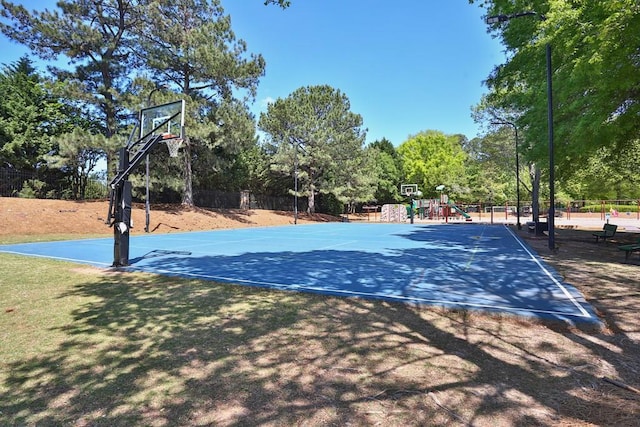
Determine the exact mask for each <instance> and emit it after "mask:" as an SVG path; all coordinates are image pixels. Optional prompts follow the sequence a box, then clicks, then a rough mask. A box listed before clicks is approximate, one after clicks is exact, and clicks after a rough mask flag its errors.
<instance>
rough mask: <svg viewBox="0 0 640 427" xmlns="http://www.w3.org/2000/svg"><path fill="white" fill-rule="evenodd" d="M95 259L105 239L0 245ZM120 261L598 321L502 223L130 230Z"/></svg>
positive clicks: (105, 249)
mask: <svg viewBox="0 0 640 427" xmlns="http://www.w3.org/2000/svg"><path fill="white" fill-rule="evenodd" d="M0 252H8V253H17V254H24V255H31V256H40V257H47V258H56V259H62V260H67V261H72V262H78V263H83V264H91V265H94V266H98V267H109V266H111V264H112V262H113V239H110V238H104V239H91V240H77V241H64V242H48V243H28V244H15V245H4V246H0ZM130 263H131V266H130V267H127V268H126V269H127V270H132V271H145V272H151V273H157V274H163V275H175V276H180V277H187V278H198V279H204V280H213V281H219V282H229V283H235V284H240V285H250V286H259V287H267V288H275V289H282V290H289V291H301V292H315V293H322V294H328V295H337V296H343V297H361V298H374V299H383V300H389V301H396V302H407V303H415V304H426V305H433V306H442V307H450V308H465V309H470V310H481V311H490V312H501V313H511V314H516V315H521V316H532V317H537V318H544V319H552V320H559V321H563V322H568V323H571V324H579V323H582V322H585V323H592V324H594V325H595V324H599V321H598V318H597V316H596V315H595V314H594V311H593V309H592V308H591V306H590V305H589V304H588V303H587V302H586V301H585V300H584V298H583V297H582V295H581V294H580V293H579V292H578V291H577V290H576V289H575V288H574V287H572V286H570V285H568V284H566V283H562V279H561V278H560V277H559V275H558V274H557V273H556V272H555V271H554V270H553V268H551V267H550V266H548V265H546V264H545V263H544V262H543V261H542V260H541V259H540V258H539V257H538V256H537V255H536V254H535V253H534V252H533V251H532V250H530V249H529V247H528V246H527V245H526V243H524V242H523V241H522V240H521V239H520V238H519V237H517V236H516V235H515V234H514V233H513V232H512V231H511V230H510V229H509V228H508V227H505V226H503V225H486V224H449V225H440V224H438V225H419V224H416V225H410V224H380V223H376V224H373V223H355V224H354V223H326V224H310V225H295V226H294V225H291V226H283V227H264V228H244V229H234V230H219V231H207V232H191V233H173V234H158V235H154V234H148V235H138V236H132V237H131V242H130Z"/></svg>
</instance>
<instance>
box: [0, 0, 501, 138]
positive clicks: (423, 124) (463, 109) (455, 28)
mask: <svg viewBox="0 0 640 427" xmlns="http://www.w3.org/2000/svg"><path fill="white" fill-rule="evenodd" d="M18 3H22V4H23V5H24V6H25V7H27V8H28V9H29V10H31V9H34V8H35V9H38V10H41V9H44V8H50V9H51V8H52V7H54V5H55V1H54V0H25V1H22V2H18ZM263 3H264V1H263V0H222V5H223V7H224V8H225V11H226V13H227V14H229V15H231V22H232V28H233V30H234V32H235V34H236V37H238V38H240V39H243V40H245V41H246V42H247V48H248V51H249V52H252V53H260V54H262V55H263V57H264V58H265V61H266V63H267V68H266V74H265V76H264V77H263V78H262V79H261V81H260V85H259V88H258V96H257V99H256V102H255V104H254V105H253V106H252V111H253V112H254V113H255V114H256V116H258V115H259V113H260V112H261V111H265V110H266V104H267V103H268V102H269V101H270V100H275V99H277V98H285V97H287V96H288V95H289V94H291V93H292V92H293V91H294V90H296V89H298V88H300V87H303V86H309V85H319V84H328V85H330V86H332V87H334V88H336V89H339V90H340V91H342V92H343V93H344V94H346V95H347V97H348V98H349V100H350V101H351V110H352V111H353V112H355V113H358V114H360V115H361V116H362V117H363V119H364V127H365V128H367V129H368V132H367V142H372V141H374V140H377V139H381V138H383V137H385V138H387V139H388V140H390V141H391V142H392V143H393V144H394V145H396V146H397V145H399V144H401V143H402V142H404V141H405V140H406V139H407V138H408V136H409V135H413V134H416V133H418V132H420V131H422V130H428V129H435V130H440V131H443V132H445V133H447V134H453V133H462V134H464V135H466V136H467V137H469V138H473V137H475V136H476V134H477V133H478V126H477V125H476V124H475V123H474V122H473V119H472V118H471V107H472V106H473V105H475V104H477V103H478V102H479V101H480V98H481V96H482V94H483V93H484V92H485V91H486V88H485V86H484V85H483V83H482V82H483V80H484V79H486V78H487V76H488V75H489V73H490V72H491V70H492V69H493V67H494V66H495V65H497V64H500V63H503V62H504V61H505V58H504V54H503V48H502V46H501V45H500V43H499V42H498V41H497V40H495V39H492V38H491V36H490V35H489V34H487V32H486V29H487V26H486V25H485V23H484V21H483V19H482V14H483V10H482V9H481V8H479V7H478V6H477V5H470V4H469V3H468V0H293V1H292V5H291V7H289V8H288V9H284V10H282V9H280V8H279V7H275V6H268V7H267V6H264V4H263ZM0 46H1V50H2V56H1V58H2V60H0V62H1V63H3V64H8V63H11V62H13V61H15V60H17V59H18V58H19V57H20V56H21V55H23V54H24V53H26V49H25V48H23V47H22V46H19V45H16V44H14V43H11V42H8V41H7V40H6V39H5V38H4V37H1V36H0Z"/></svg>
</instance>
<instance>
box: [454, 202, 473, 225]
mask: <svg viewBox="0 0 640 427" xmlns="http://www.w3.org/2000/svg"><path fill="white" fill-rule="evenodd" d="M449 206H451V209H453V210H454V211H456V212H458V213H459V214H460V215H462V216H463V217H465V219H466V220H467V221H471V215H469V214H468V213H466V212H465V211H463V210H462V209H460V208H459V207H457V206H456V205H454V204H453V203H449Z"/></svg>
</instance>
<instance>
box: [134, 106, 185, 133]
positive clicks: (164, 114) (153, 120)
mask: <svg viewBox="0 0 640 427" xmlns="http://www.w3.org/2000/svg"><path fill="white" fill-rule="evenodd" d="M184 109H185V102H184V100H180V101H175V102H170V103H168V104H162V105H154V106H153V107H148V108H143V109H142V110H140V138H141V139H142V138H144V137H146V136H148V135H163V136H165V139H169V138H183V137H184V135H183V132H184Z"/></svg>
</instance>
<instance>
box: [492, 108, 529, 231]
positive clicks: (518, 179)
mask: <svg viewBox="0 0 640 427" xmlns="http://www.w3.org/2000/svg"><path fill="white" fill-rule="evenodd" d="M491 124H492V125H509V126H512V127H513V131H514V132H515V135H516V198H517V199H518V200H517V205H516V216H517V217H518V222H517V225H518V230H522V224H520V155H519V154H518V127H517V126H516V124H515V123H513V122H510V121H508V120H503V121H500V122H491Z"/></svg>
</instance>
